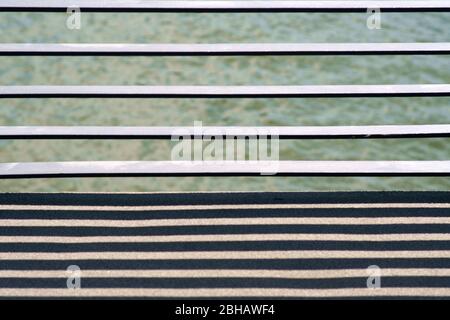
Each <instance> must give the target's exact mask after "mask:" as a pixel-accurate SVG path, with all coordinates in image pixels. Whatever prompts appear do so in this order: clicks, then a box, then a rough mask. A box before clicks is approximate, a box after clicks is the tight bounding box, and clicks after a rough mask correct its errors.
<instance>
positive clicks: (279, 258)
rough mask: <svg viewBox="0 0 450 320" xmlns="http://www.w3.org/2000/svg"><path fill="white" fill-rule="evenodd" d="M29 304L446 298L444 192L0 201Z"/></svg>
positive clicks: (4, 281)
mask: <svg viewBox="0 0 450 320" xmlns="http://www.w3.org/2000/svg"><path fill="white" fill-rule="evenodd" d="M73 265H75V266H78V267H79V268H80V272H81V273H80V276H81V288H80V289H68V288H67V280H68V277H69V276H70V273H68V272H67V268H68V267H69V266H73ZM369 266H378V267H379V268H380V269H379V271H380V276H381V282H380V283H381V287H380V288H377V289H373V288H368V287H367V281H368V279H369V276H371V272H370V271H369V270H368V267H369ZM24 297H25V298H45V297H58V298H59V297H62V298H130V297H133V298H153V299H160V298H208V299H212V298H277V299H278V298H279V299H285V298H294V299H299V298H372V299H379V298H383V299H384V298H404V297H406V298H449V297H450V192H346V193H339V192H336V193H182V194H176V193H173V194H148V193H146V194H69V193H58V194H39V193H34V194H26V193H24V194H0V298H24Z"/></svg>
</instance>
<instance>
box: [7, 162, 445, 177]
mask: <svg viewBox="0 0 450 320" xmlns="http://www.w3.org/2000/svg"><path fill="white" fill-rule="evenodd" d="M259 175H278V176H448V175H450V161H87V162H38V163H3V164H0V178H39V177H49V178H51V177H116V176H259Z"/></svg>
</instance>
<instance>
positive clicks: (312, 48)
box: [0, 42, 450, 56]
mask: <svg viewBox="0 0 450 320" xmlns="http://www.w3.org/2000/svg"><path fill="white" fill-rule="evenodd" d="M449 53H450V42H440V43H438V42H430V43H208V44H203V43H190V44H187V43H157V44H153V43H152V44H128V43H127V44H125V43H122V44H119V43H64V44H63V43H61V44H60V43H2V44H0V55H2V56H7V55H40V56H49V55H59V56H73V55H87V56H94V55H95V56H101V55H105V56H106V55H117V56H127V55H135V56H137V55H143V56H145V55H153V56H174V55H176V56H196V55H197V56H198V55H204V56H214V55H230V56H231V55H375V54H376V55H381V54H383V55H385V54H392V55H400V54H421V55H425V54H427V55H429V54H449Z"/></svg>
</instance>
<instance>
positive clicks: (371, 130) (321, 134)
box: [0, 124, 450, 139]
mask: <svg viewBox="0 0 450 320" xmlns="http://www.w3.org/2000/svg"><path fill="white" fill-rule="evenodd" d="M212 136H215V137H237V138H248V137H265V136H271V137H276V138H280V139H337V138H359V139H374V138H425V137H450V124H441V125H386V126H317V127H307V126H304V127H303V126H297V127H293V126H292V127H289V126H285V127H200V126H198V127H92V126H88V127H86V126H73V127H9V126H6V127H0V139H171V138H177V137H189V138H192V137H212Z"/></svg>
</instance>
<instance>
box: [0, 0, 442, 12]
mask: <svg viewBox="0 0 450 320" xmlns="http://www.w3.org/2000/svg"><path fill="white" fill-rule="evenodd" d="M68 7H77V8H80V9H81V10H83V11H96V12H107V11H132V12H140V11H150V12H280V11H281V12H293V11H296V12H361V11H366V10H367V9H368V8H379V9H381V10H383V11H386V12H402V11H416V12H417V11H449V10H450V1H448V0H438V1H435V0H395V1H394V0H391V1H379V0H378V1H362V0H348V1H343V0H342V1H340V0H336V1H321V0H314V1H305V0H303V1H189V0H186V1H172V0H165V1H152V0H115V1H104V0H58V1H52V0H22V1H17V0H2V1H1V2H0V10H3V11H65V10H66V9H67V8H68Z"/></svg>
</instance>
